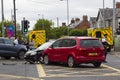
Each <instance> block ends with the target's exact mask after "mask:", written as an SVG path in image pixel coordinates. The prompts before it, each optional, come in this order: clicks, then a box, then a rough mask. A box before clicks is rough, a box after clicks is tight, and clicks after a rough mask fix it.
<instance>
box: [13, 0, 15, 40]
mask: <svg viewBox="0 0 120 80" xmlns="http://www.w3.org/2000/svg"><path fill="white" fill-rule="evenodd" d="M13 5H14V6H13V7H14V27H15V38H16V6H15V0H13Z"/></svg>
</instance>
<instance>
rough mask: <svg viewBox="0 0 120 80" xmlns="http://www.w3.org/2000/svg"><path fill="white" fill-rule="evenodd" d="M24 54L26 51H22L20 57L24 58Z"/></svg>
mask: <svg viewBox="0 0 120 80" xmlns="http://www.w3.org/2000/svg"><path fill="white" fill-rule="evenodd" d="M24 55H25V51H20V52H19V56H18V58H19V59H24Z"/></svg>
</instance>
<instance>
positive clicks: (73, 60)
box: [42, 36, 105, 67]
mask: <svg viewBox="0 0 120 80" xmlns="http://www.w3.org/2000/svg"><path fill="white" fill-rule="evenodd" d="M42 56H43V60H44V63H45V64H49V63H50V62H60V63H61V62H62V63H66V64H68V66H69V67H74V66H75V65H78V64H81V63H92V64H93V65H94V66H95V67H100V65H101V63H102V62H104V61H105V55H104V47H103V45H102V43H101V41H99V39H97V38H93V37H75V36H74V37H72V36H71V37H70V36H69V37H64V38H60V39H58V40H57V41H55V42H54V43H53V44H52V45H51V46H50V47H49V48H47V49H46V50H45V51H44V52H43V54H42Z"/></svg>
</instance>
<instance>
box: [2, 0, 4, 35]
mask: <svg viewBox="0 0 120 80" xmlns="http://www.w3.org/2000/svg"><path fill="white" fill-rule="evenodd" d="M1 8H2V9H1V10H2V11H1V12H2V37H4V8H3V0H1Z"/></svg>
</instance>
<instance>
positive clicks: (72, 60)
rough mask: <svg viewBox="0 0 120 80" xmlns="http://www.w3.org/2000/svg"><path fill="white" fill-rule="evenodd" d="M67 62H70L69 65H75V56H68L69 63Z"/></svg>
mask: <svg viewBox="0 0 120 80" xmlns="http://www.w3.org/2000/svg"><path fill="white" fill-rule="evenodd" d="M67 64H68V66H69V67H74V66H75V63H74V58H73V57H72V56H70V57H69V58H68V63H67Z"/></svg>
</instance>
